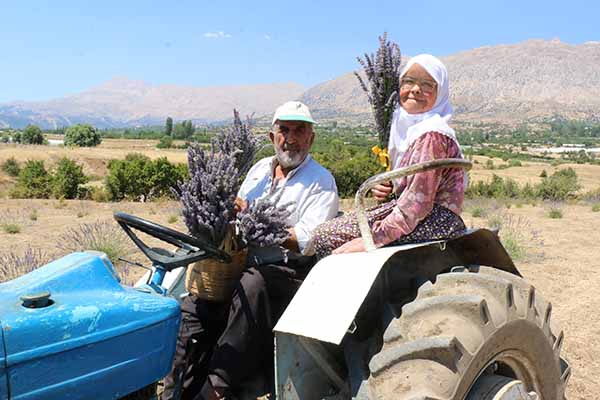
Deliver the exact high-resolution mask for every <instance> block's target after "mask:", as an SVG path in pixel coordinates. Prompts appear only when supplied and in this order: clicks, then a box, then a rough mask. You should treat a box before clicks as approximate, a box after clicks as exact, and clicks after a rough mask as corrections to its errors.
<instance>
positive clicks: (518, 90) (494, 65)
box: [0, 39, 600, 128]
mask: <svg viewBox="0 0 600 400" xmlns="http://www.w3.org/2000/svg"><path fill="white" fill-rule="evenodd" d="M404 58H405V59H408V57H404ZM442 60H443V61H444V63H445V64H446V66H447V67H448V70H449V74H450V80H451V81H450V85H451V86H450V92H451V99H452V104H453V105H454V110H455V117H456V119H457V120H458V121H464V122H496V123H510V124H513V123H519V122H524V121H536V120H538V121H539V120H543V119H545V118H548V117H557V116H558V117H563V118H568V119H592V120H599V119H600V42H586V43H583V44H579V45H572V44H567V43H564V42H561V41H559V40H557V39H556V40H550V41H546V40H528V41H525V42H522V43H518V44H511V45H495V46H485V47H480V48H476V49H473V50H468V51H464V52H460V53H456V54H453V55H450V56H447V57H442ZM289 99H299V100H301V101H304V102H305V103H306V104H307V105H308V106H309V107H311V109H312V110H313V114H314V116H315V117H316V118H318V119H321V120H336V121H346V122H350V123H370V121H371V120H370V119H371V116H370V107H369V104H368V102H367V99H366V96H365V94H364V93H363V92H362V90H361V89H360V87H359V86H358V83H357V80H356V77H355V76H354V74H353V73H352V72H349V73H346V74H344V75H342V76H339V77H338V78H335V79H333V80H330V81H327V82H323V83H320V84H318V85H316V86H313V87H311V88H305V87H304V86H302V85H300V84H298V83H294V82H287V83H273V84H261V85H244V86H239V85H238V86H233V85H232V86H212V87H189V86H182V85H152V84H149V83H145V82H143V81H138V80H131V79H128V78H125V77H117V78H114V79H112V80H110V81H108V82H105V83H103V84H101V85H99V86H97V87H93V88H91V89H89V90H86V91H84V92H82V93H79V94H74V95H70V96H65V97H62V98H57V99H52V100H48V101H39V102H10V103H2V104H0V127H8V126H10V127H16V128H20V127H23V126H25V125H27V124H29V123H35V124H38V125H40V126H42V127H44V128H53V127H59V126H68V125H71V124H74V123H80V122H85V123H91V124H92V125H95V126H97V127H102V128H106V127H124V126H144V125H161V124H163V123H164V121H165V119H166V117H167V116H171V117H172V118H173V119H175V120H182V119H191V120H193V121H195V122H196V123H210V122H218V121H223V120H227V119H229V118H231V116H232V109H233V108H234V107H235V108H237V109H239V110H241V111H242V113H243V114H252V113H254V115H255V116H256V117H259V118H260V117H263V116H264V117H265V118H268V116H269V115H271V114H272V112H273V111H274V109H275V108H276V107H277V105H279V104H281V103H283V102H284V101H286V100H289Z"/></svg>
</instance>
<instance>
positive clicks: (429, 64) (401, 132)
mask: <svg viewBox="0 0 600 400" xmlns="http://www.w3.org/2000/svg"><path fill="white" fill-rule="evenodd" d="M414 64H419V65H420V66H422V67H423V68H425V70H426V71H427V73H428V74H429V75H431V77H432V78H433V79H434V80H435V81H436V83H437V98H436V99H435V104H434V105H433V108H432V109H431V110H429V111H427V112H424V113H421V114H409V113H407V112H406V110H404V108H402V107H401V106H400V105H398V108H396V111H394V115H393V117H392V126H391V132H390V139H389V143H388V153H389V155H390V161H391V163H392V169H394V168H397V167H398V164H399V163H400V160H401V159H402V155H404V153H405V152H406V150H408V147H409V146H410V145H411V144H412V143H413V142H414V141H415V140H417V139H418V138H419V137H420V136H422V135H424V134H425V133H427V132H438V133H441V134H443V135H446V136H448V137H450V138H452V139H453V140H454V141H456V142H457V143H458V141H457V140H456V133H454V129H452V128H450V126H449V125H448V123H449V122H450V120H451V119H452V106H451V105H450V91H449V88H448V70H447V69H446V66H445V65H444V64H443V63H442V62H441V61H440V60H439V59H438V58H436V57H434V56H432V55H430V54H420V55H418V56H415V57H413V58H411V59H410V60H409V61H408V63H407V64H406V66H405V67H404V69H403V70H402V72H401V73H400V79H401V78H402V77H403V76H404V75H405V74H406V72H407V71H408V70H409V69H410V67H412V66H413V65H414Z"/></svg>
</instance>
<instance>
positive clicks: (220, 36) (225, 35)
mask: <svg viewBox="0 0 600 400" xmlns="http://www.w3.org/2000/svg"><path fill="white" fill-rule="evenodd" d="M204 37H205V38H209V39H227V38H230V37H231V35H230V34H229V33H225V32H223V31H218V32H206V33H205V34H204Z"/></svg>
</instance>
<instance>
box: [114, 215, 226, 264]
mask: <svg viewBox="0 0 600 400" xmlns="http://www.w3.org/2000/svg"><path fill="white" fill-rule="evenodd" d="M114 218H115V220H116V221H117V222H118V223H119V225H120V226H121V228H123V230H124V231H125V233H126V234H127V236H129V238H131V240H133V242H134V243H135V244H136V245H137V246H138V247H139V248H140V250H141V251H142V252H143V253H144V254H145V255H146V257H148V258H149V259H150V261H152V263H153V264H155V265H160V266H162V267H163V268H164V269H166V270H167V271H170V270H172V269H174V268H177V267H183V266H186V265H188V264H191V263H193V262H196V261H199V260H202V259H204V258H217V259H219V260H222V261H225V262H229V261H231V257H230V256H229V254H227V253H225V252H224V251H222V250H219V249H217V248H216V247H214V246H213V245H211V244H209V243H206V242H204V241H203V240H200V239H198V238H195V237H193V236H190V235H187V234H185V233H183V232H179V231H176V230H174V229H171V228H168V227H166V226H163V225H159V224H157V223H155V222H152V221H148V220H146V219H143V218H140V217H136V216H135V215H131V214H126V213H123V212H115V213H114ZM132 228H133V229H136V230H139V231H141V232H144V233H146V234H148V235H150V236H152V237H155V238H157V239H159V240H162V241H163V242H166V243H169V244H172V245H174V246H177V247H178V248H180V249H183V250H186V251H187V254H179V252H178V253H177V254H172V255H170V254H168V253H167V252H164V251H160V250H159V249H155V248H150V247H148V246H147V245H146V244H145V243H144V242H143V241H142V240H141V239H140V238H139V237H138V236H137V235H136V234H135V232H134V231H133V230H132Z"/></svg>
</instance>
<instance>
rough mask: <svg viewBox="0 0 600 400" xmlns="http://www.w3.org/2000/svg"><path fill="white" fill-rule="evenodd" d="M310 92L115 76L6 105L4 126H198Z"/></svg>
mask: <svg viewBox="0 0 600 400" xmlns="http://www.w3.org/2000/svg"><path fill="white" fill-rule="evenodd" d="M304 90H305V88H304V87H303V86H302V85H300V84H297V83H293V82H290V83H273V84H264V85H247V86H212V87H187V86H179V85H150V84H148V83H145V82H142V81H135V80H130V79H127V78H115V79H112V80H110V81H108V82H106V83H104V84H102V85H100V86H98V87H94V88H92V89H90V90H87V91H85V92H82V93H79V94H76V95H72V96H67V97H64V98H60V99H55V100H50V101H46V102H19V103H10V104H4V105H2V104H0V127H2V126H14V127H20V126H24V125H27V124H28V123H36V124H39V125H41V126H44V127H57V126H66V125H71V124H74V123H79V122H88V123H92V124H93V125H95V126H98V127H115V126H117V127H118V126H136V125H154V124H163V123H164V121H165V119H166V118H167V116H171V117H172V118H173V119H175V120H183V119H192V120H194V121H196V122H207V121H221V120H225V119H229V118H231V117H232V115H233V114H232V112H233V108H234V107H235V108H237V109H239V110H240V111H241V112H242V114H243V115H246V114H247V115H250V114H252V113H255V115H256V116H261V115H270V114H271V113H272V112H273V108H274V107H275V106H276V105H278V104H281V103H283V102H284V101H285V100H288V99H289V98H290V97H292V98H297V97H299V96H300V94H301V93H302V92H304Z"/></svg>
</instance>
